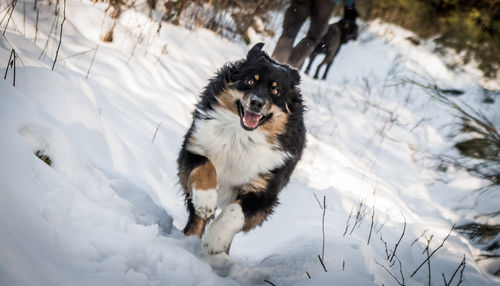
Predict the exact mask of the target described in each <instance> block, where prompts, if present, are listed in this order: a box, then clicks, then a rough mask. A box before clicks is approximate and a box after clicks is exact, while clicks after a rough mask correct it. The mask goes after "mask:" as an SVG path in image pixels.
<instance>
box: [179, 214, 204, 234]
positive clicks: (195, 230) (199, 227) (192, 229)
mask: <svg viewBox="0 0 500 286" xmlns="http://www.w3.org/2000/svg"><path fill="white" fill-rule="evenodd" d="M206 224H207V221H206V220H204V219H202V218H200V217H199V216H198V215H195V217H193V219H192V220H191V221H190V222H188V225H187V226H186V228H185V229H184V234H185V235H197V236H199V237H200V238H201V236H202V235H203V232H204V231H205V225H206Z"/></svg>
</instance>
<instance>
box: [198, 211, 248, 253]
mask: <svg viewBox="0 0 500 286" xmlns="http://www.w3.org/2000/svg"><path fill="white" fill-rule="evenodd" d="M244 222H245V216H244V215H243V211H242V210H241V206H240V205H239V204H230V205H229V206H228V207H227V208H226V209H225V210H224V211H223V212H222V213H221V214H220V215H219V217H217V219H216V220H215V221H214V222H213V223H212V224H211V225H210V226H209V228H208V229H207V231H205V234H204V235H203V237H202V238H201V246H202V247H203V249H204V250H205V252H206V253H208V254H210V255H214V254H219V253H222V252H224V251H225V252H227V251H228V250H229V246H230V245H231V241H232V240H233V237H234V235H235V234H236V233H237V232H239V231H240V230H241V229H242V228H243V224H244Z"/></svg>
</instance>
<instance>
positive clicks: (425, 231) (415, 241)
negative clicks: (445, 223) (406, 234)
mask: <svg viewBox="0 0 500 286" xmlns="http://www.w3.org/2000/svg"><path fill="white" fill-rule="evenodd" d="M428 230H429V229H425V230H424V232H423V233H422V234H421V235H420V236H419V237H417V238H416V239H415V240H414V241H413V242H412V243H411V244H410V247H411V246H413V245H414V244H415V243H417V241H419V240H420V239H421V238H422V237H423V236H424V235H425V234H426V233H427V231H428Z"/></svg>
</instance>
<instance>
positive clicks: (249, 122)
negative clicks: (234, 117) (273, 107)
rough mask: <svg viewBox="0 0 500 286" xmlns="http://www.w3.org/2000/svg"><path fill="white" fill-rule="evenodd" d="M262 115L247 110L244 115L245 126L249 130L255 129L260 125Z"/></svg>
mask: <svg viewBox="0 0 500 286" xmlns="http://www.w3.org/2000/svg"><path fill="white" fill-rule="evenodd" d="M261 118H262V115H260V114H258V113H255V112H252V111H248V110H245V111H244V114H243V124H244V125H245V126H246V127H247V128H249V129H255V128H257V126H258V125H259V121H260V119H261Z"/></svg>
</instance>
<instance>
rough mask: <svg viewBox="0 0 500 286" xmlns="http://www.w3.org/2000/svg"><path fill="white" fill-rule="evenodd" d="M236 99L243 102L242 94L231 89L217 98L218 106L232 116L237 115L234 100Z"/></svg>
mask: <svg viewBox="0 0 500 286" xmlns="http://www.w3.org/2000/svg"><path fill="white" fill-rule="evenodd" d="M238 99H239V100H243V93H242V92H240V91H236V90H233V89H227V90H225V91H223V92H222V93H221V94H219V95H218V96H217V101H218V102H219V104H220V106H222V107H223V108H225V109H227V110H229V111H231V112H232V113H234V114H238V107H237V106H236V100H238Z"/></svg>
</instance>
